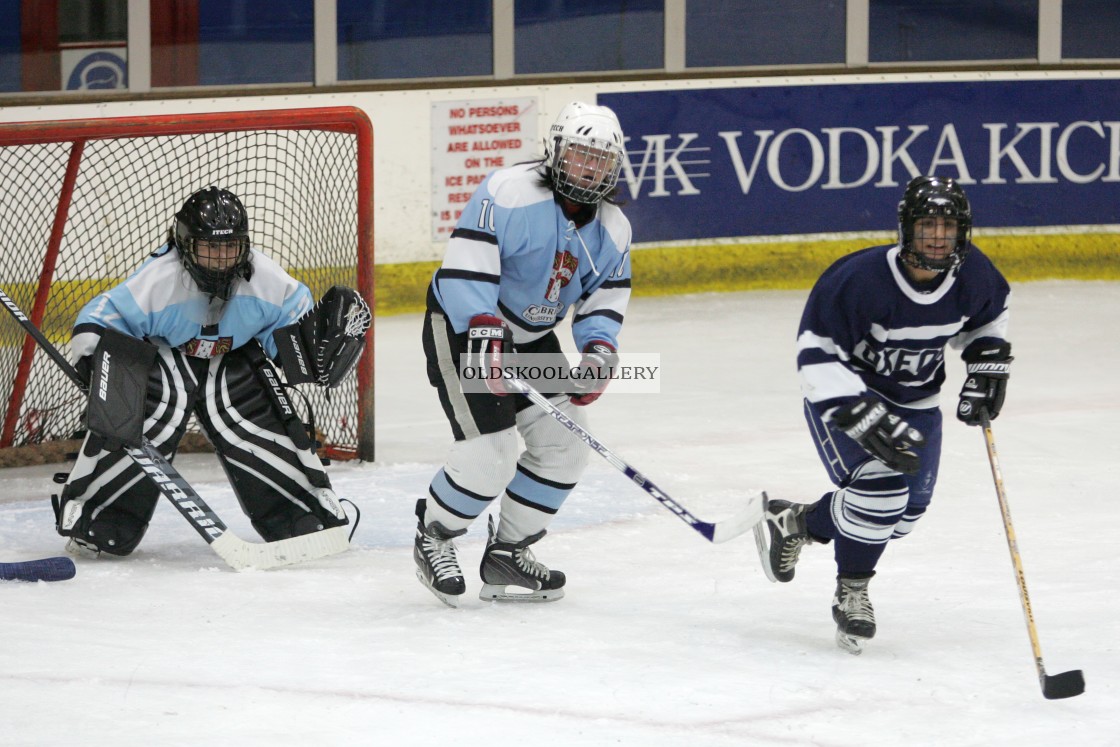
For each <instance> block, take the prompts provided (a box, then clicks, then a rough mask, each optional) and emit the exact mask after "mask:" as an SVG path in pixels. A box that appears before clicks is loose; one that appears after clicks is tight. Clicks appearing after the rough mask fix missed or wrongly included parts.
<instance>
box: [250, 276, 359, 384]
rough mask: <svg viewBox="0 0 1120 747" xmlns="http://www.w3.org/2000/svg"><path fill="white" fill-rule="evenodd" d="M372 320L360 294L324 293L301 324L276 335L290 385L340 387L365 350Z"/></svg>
mask: <svg viewBox="0 0 1120 747" xmlns="http://www.w3.org/2000/svg"><path fill="white" fill-rule="evenodd" d="M372 319H373V317H372V315H371V314H370V310H369V306H368V305H367V304H366V302H365V299H363V298H362V297H361V296H360V295H359V294H358V292H357V291H355V290H353V289H351V288H346V287H344V286H341V285H336V286H334V287H332V288H331V289H330V290H328V291H327V292H326V293H324V294H323V297H322V298H321V299H320V300H319V303H317V304H315V307H314V308H313V309H311V311H309V312H307V313H306V314H304V315H303V317H302V318H301V319H300V320H299V321H298V322H296V323H295V324H290V325H288V326H287V327H281V328H280V329H278V330H276V331H275V332H274V333H273V337H272V339H273V341H274V342H275V343H276V349H277V353H278V357H279V358H280V364H281V366H283V368H284V376H285V378H287V380H288V383H290V384H304V383H308V382H314V383H316V384H318V385H320V386H323V387H327V388H328V389H333V388H334V387H336V386H338V385H339V384H341V383H342V381H343V380H344V379H345V378H346V377H347V376H348V375H349V374H350V372H351V371H352V370H353V369H354V366H355V365H357V363H358V359H359V358H360V357H361V355H362V350H364V349H365V344H366V331H367V330H368V329H369V327H370V323H371V322H372Z"/></svg>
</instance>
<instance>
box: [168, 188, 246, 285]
mask: <svg viewBox="0 0 1120 747" xmlns="http://www.w3.org/2000/svg"><path fill="white" fill-rule="evenodd" d="M174 240H175V246H176V247H177V248H178V250H179V258H180V260H181V261H182V263H183V267H184V268H185V269H186V271H187V273H188V274H189V275H190V276H191V277H192V278H194V281H195V282H196V283H197V284H198V287H199V289H200V290H202V292H203V293H206V294H207V295H209V296H211V297H217V298H221V299H228V298H229V297H230V296H231V295H232V294H233V289H234V286H235V285H236V283H237V281H238V280H239V279H241V278H243V277H248V275H249V269H250V256H249V216H248V213H246V211H245V207H244V205H242V204H241V200H239V199H237V196H236V195H234V194H233V193H232V192H230V191H228V190H225V189H219V188H217V187H208V188H206V189H203V190H201V191H199V192H196V193H194V194H193V195H191V196H190V197H189V198H188V199H187V201H186V203H184V204H183V208H182V210H180V211H179V212H178V213H177V214H176V215H175V228H174Z"/></svg>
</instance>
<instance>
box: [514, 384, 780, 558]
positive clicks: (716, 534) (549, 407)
mask: <svg viewBox="0 0 1120 747" xmlns="http://www.w3.org/2000/svg"><path fill="white" fill-rule="evenodd" d="M507 383H508V384H509V385H510V386H512V387H513V388H514V389H516V390H517V391H518V392H520V393H521V394H524V395H525V396H526V397H528V398H529V399H530V400H531V401H532V402H533V404H535V405H537V406H538V407H540V408H541V409H542V410H544V411H545V412H547V413H548V414H549V415H551V416H552V417H553V418H555V419H556V420H557V422H559V423H560V424H561V425H562V426H564V427H565V428H567V429H568V430H569V431H571V432H572V433H574V434H575V435H576V436H577V437H578V438H579V439H580V440H581V441H583V442H584V443H585V444H587V445H588V446H589V447H591V450H592V451H594V452H595V453H596V454H598V455H599V456H601V457H603V458H604V459H606V460H607V461H608V462H610V464H611V466H613V467H614V468H615V469H617V470H618V471H619V472H621V473H622V474H624V475H626V476H627V477H628V478H630V480H631V482H633V483H634V484H635V485H637V486H638V487H640V488H641V489H642V490H644V491H646V492H647V493H649V494H650V495H651V496H653V498H654V499H655V500H656V501H657V502H658V503H660V504H661V505H662V506H665V507H666V508H667V509H669V510H670V511H672V512H673V514H674V515H676V517H677V518H678V519H680V520H681V521H683V522H684V523H685V524H688V525H689V526H690V527H692V528H693V529H694V530H696V531H697V532H699V533H700V535H701V536H702V537H704V538H705V539H707V540H708V541H709V542H713V543H717V544H718V543H720V542H726V541H727V540H729V539H731V538H733V537H738V536H739V535H740V534H742V533H743V532H746V531H747V530H749V529H751V528H752V527H754V525H755V524H757V523H758V521H759V519H761V518H762V507H761V501H760V500H756V499H751V502H750V504H749V505H748V506H747V507H746V508H745V509H743V510H742V511H741V512H739V513H738V514H736V515H735V516H732V517H729V518H727V519H724V520H722V521H717V522H708V521H703V520H701V519H699V518H698V517H697V516H696V515H695V514H693V513H692V512H691V511H689V510H688V509H687V508H685V507H684V506H682V505H681V504H680V503H678V502H677V501H675V500H673V499H672V498H670V497H669V494H668V493H666V492H665V491H664V490H662V489H661V488H659V487H657V486H656V485H655V484H654V483H653V481H652V480H650V479H649V478H648V477H646V476H645V475H643V474H642V473H641V472H639V471H638V470H636V469H634V468H633V467H631V466H630V465H629V464H627V463H626V462H625V461H624V460H623V459H622V458H621V457H620V456H618V455H617V454H615V453H614V452H613V451H611V450H610V449H608V448H607V447H606V446H604V445H603V444H602V443H601V442H600V441H599V440H598V439H597V438H595V437H594V436H592V435H591V434H590V433H589V432H588V431H587V429H586V428H584V427H583V426H582V425H580V424H579V423H577V422H576V421H574V420H572V419H571V418H570V417H568V416H567V415H566V414H564V412H563V411H562V410H561V409H560V408H558V407H557V406H556V405H554V404H552V403H551V402H549V400H548V398H547V397H545V396H544V395H543V394H541V393H540V392H538V391H537V390H536V389H534V388H533V387H532V386H531V385H529V384H528V383H526V382H525V381H523V380H522V379H518V378H512V379H509V380H508V381H507Z"/></svg>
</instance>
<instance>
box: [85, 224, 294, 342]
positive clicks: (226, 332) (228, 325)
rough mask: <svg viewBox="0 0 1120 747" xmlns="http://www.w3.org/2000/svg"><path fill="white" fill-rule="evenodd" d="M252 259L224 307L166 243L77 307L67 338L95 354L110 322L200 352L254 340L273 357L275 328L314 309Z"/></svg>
mask: <svg viewBox="0 0 1120 747" xmlns="http://www.w3.org/2000/svg"><path fill="white" fill-rule="evenodd" d="M252 263H253V272H252V276H251V277H250V279H248V280H244V279H242V280H241V281H239V282H238V283H237V284H236V285H235V286H234V294H233V296H231V297H230V299H229V300H228V301H226V302H225V304H224V305H219V302H218V301H215V302H213V303H211V302H210V299H209V297H208V296H207V295H206V294H205V293H203V292H202V291H201V290H199V288H198V285H197V284H196V283H195V281H194V279H193V278H192V277H191V276H190V275H189V274H188V273H187V271H186V269H184V267H183V265H182V263H181V262H180V260H179V253H178V251H177V250H175V249H173V248H171V247H169V246H166V245H165V246H163V247H161V248H160V249H159V250H157V251H156V252H155V253H153V255H152V257H151V258H149V259H148V260H147V261H145V262H144V264H142V265H141V266H140V267H139V269H137V270H136V272H134V273H133V274H132V275H130V276H129V277H128V279H127V280H125V281H124V282H123V283H121V284H120V285H118V286H116V287H115V288H112V289H110V290H108V291H105V292H104V293H101V294H99V295H97V296H95V297H94V298H93V300H91V301H90V302H89V303H87V304H86V305H85V306H84V307H82V310H81V311H80V312H78V319H77V321H76V322H75V324H74V331H73V337H72V339H71V341H70V349H71V351H72V353H73V356H74V359H75V360H78V359H79V358H82V357H84V356H87V355H92V354H93V351H94V349H95V348H96V347H97V343H98V340H99V339H100V330H102V329H105V328H106V327H112V328H113V329H116V330H118V331H120V332H123V333H125V334H126V335H130V336H132V337H136V338H140V339H147V340H148V341H149V342H152V343H154V344H157V345H166V346H168V347H172V348H179V349H180V350H182V351H183V352H185V353H187V354H188V355H193V356H197V357H200V358H210V357H213V356H216V355H220V354H222V353H226V352H229V351H230V350H234V349H236V348H239V347H241V346H242V345H244V344H245V343H247V342H249V341H250V340H253V339H256V340H258V341H259V342H260V344H261V345H262V346H264V350H265V352H266V353H267V354H268V355H269V357H271V358H274V357H275V356H276V343H274V342H273V340H272V333H273V331H275V330H276V329H278V328H279V327H283V326H286V325H288V324H292V323H294V322H295V321H297V320H298V319H299V318H300V317H301V316H303V315H304V314H305V313H306V312H308V311H310V310H311V307H312V305H313V301H312V298H311V291H310V290H308V288H307V286H306V285H304V284H303V283H301V282H299V281H298V280H296V279H295V278H293V277H291V276H290V275H288V273H287V272H285V271H284V269H283V268H282V267H280V265H278V264H276V262H274V261H273V260H271V259H269V258H268V257H267V256H265V255H264V254H262V253H261V252H259V251H257V250H256V249H253V250H252Z"/></svg>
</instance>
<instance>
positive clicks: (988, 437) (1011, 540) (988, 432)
mask: <svg viewBox="0 0 1120 747" xmlns="http://www.w3.org/2000/svg"><path fill="white" fill-rule="evenodd" d="M980 424H981V425H982V426H983V428H984V443H985V445H986V446H987V447H988V462H989V463H990V464H991V465H992V479H993V480H994V481H995V484H996V498H998V499H999V510H1000V514H1001V515H1002V516H1003V531H1004V534H1006V535H1007V548H1008V549H1009V550H1010V551H1011V564H1012V565H1013V566H1014V567H1015V580H1016V581H1017V582H1018V583H1019V601H1020V602H1021V603H1022V605H1023V617H1024V618H1025V619H1026V621H1027V633H1028V634H1029V635H1030V639H1031V649H1032V650H1033V651H1034V665H1035V668H1036V669H1037V670H1038V681H1039V684H1041V685H1042V696H1043V697H1044V698H1047V699H1049V700H1057V699H1059V698H1072V697H1074V696H1075V695H1080V694H1081V693H1083V692H1085V675H1084V674H1082V673H1081V670H1080V669H1073V670H1071V671H1069V672H1062V673H1061V674H1055V675H1049V674H1046V668H1045V667H1044V666H1043V665H1042V647H1041V646H1039V643H1038V631H1037V630H1036V629H1035V625H1034V613H1032V612H1031V600H1030V597H1029V596H1028V595H1027V577H1026V576H1025V575H1024V573H1023V561H1022V560H1020V558H1019V544H1018V542H1017V541H1016V540H1015V528H1014V527H1012V526H1011V509H1010V508H1009V507H1008V505H1007V493H1006V492H1005V491H1004V489H1003V474H1002V472H1001V471H1000V468H999V460H998V459H997V458H996V441H995V438H994V437H993V436H992V421H991V419H990V418H989V417H988V411H987V410H986V409H982V410H981V411H980Z"/></svg>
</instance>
